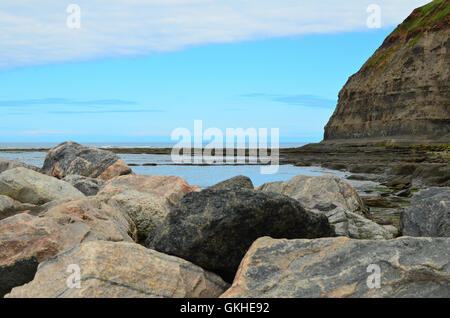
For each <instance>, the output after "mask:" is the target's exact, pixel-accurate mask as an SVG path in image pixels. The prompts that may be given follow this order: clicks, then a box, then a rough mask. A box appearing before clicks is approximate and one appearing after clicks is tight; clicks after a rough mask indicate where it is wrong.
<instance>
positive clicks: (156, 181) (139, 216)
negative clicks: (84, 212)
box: [97, 175, 200, 242]
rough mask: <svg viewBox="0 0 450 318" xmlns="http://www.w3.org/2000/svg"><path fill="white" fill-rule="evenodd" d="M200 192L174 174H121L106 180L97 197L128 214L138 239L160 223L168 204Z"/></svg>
mask: <svg viewBox="0 0 450 318" xmlns="http://www.w3.org/2000/svg"><path fill="white" fill-rule="evenodd" d="M192 191H200V189H199V188H198V187H196V186H190V185H189V184H188V183H187V182H186V180H185V179H183V178H181V177H175V176H145V175H128V176H120V177H116V178H114V179H111V180H110V181H108V182H107V183H106V185H105V187H104V188H103V189H102V191H100V192H99V193H98V195H97V197H98V198H99V199H101V200H103V201H104V202H107V203H108V204H110V205H112V206H114V207H116V208H117V209H119V210H120V211H122V212H123V213H124V214H126V215H128V216H129V217H130V218H131V219H132V220H133V221H134V223H135V224H136V227H137V231H138V241H139V242H144V241H145V240H146V238H147V236H148V234H149V233H150V232H151V231H153V230H155V228H156V227H158V226H160V225H161V224H162V222H163V221H164V219H165V218H166V216H167V213H168V212H169V209H170V207H172V206H173V205H175V204H176V203H178V202H179V201H180V200H181V199H182V198H183V197H184V195H185V194H187V193H189V192H192Z"/></svg>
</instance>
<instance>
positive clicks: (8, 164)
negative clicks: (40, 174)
mask: <svg viewBox="0 0 450 318" xmlns="http://www.w3.org/2000/svg"><path fill="white" fill-rule="evenodd" d="M19 167H22V168H27V169H30V170H34V171H39V168H38V167H35V166H32V165H27V164H26V163H23V162H19V161H14V160H8V159H2V158H0V173H2V172H3V171H6V170H9V169H14V168H19Z"/></svg>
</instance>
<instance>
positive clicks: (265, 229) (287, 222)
mask: <svg viewBox="0 0 450 318" xmlns="http://www.w3.org/2000/svg"><path fill="white" fill-rule="evenodd" d="M264 235H270V236H273V237H279V238H315V237H323V236H334V231H333V229H332V227H331V226H330V225H329V223H328V220H327V218H326V217H325V216H324V215H320V214H316V213H313V212H308V211H305V209H303V208H302V206H301V205H300V204H299V203H298V202H297V201H295V200H293V199H291V198H289V197H286V196H283V195H279V194H273V193H263V192H259V191H255V190H239V191H237V190H234V191H233V190H228V191H223V190H208V189H207V190H203V191H201V192H192V193H189V194H187V195H186V196H185V197H184V198H183V199H182V200H181V201H180V203H179V204H178V205H177V206H176V207H175V208H173V209H171V211H170V212H169V214H168V216H167V218H166V219H165V221H164V223H163V225H162V226H160V227H158V228H157V229H156V230H155V231H153V232H151V233H150V234H149V237H148V239H147V242H146V246H147V247H149V248H152V249H155V250H157V251H160V252H162V253H166V254H170V255H175V256H178V257H181V258H183V259H186V260H188V261H191V262H193V263H195V264H197V265H199V266H201V267H202V268H205V269H207V270H210V271H213V272H215V273H218V274H219V275H221V276H222V277H223V278H224V279H225V280H227V281H232V279H233V277H234V274H235V273H236V270H237V267H238V266H239V263H240V261H241V259H242V257H243V256H244V254H245V252H246V251H247V249H248V248H249V247H250V245H251V244H252V243H253V241H254V240H256V239H257V238H258V237H261V236H264Z"/></svg>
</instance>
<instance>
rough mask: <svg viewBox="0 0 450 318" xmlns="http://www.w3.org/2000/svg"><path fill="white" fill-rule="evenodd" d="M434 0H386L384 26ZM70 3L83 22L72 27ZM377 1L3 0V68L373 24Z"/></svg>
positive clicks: (0, 61)
mask: <svg viewBox="0 0 450 318" xmlns="http://www.w3.org/2000/svg"><path fill="white" fill-rule="evenodd" d="M427 2H429V0H396V1H392V0H378V1H375V3H377V4H378V5H380V7H381V9H382V12H381V13H382V25H383V26H384V27H388V26H392V25H396V24H398V23H400V22H402V20H403V19H405V18H406V17H407V16H408V14H409V13H410V12H411V11H412V9H414V8H415V7H417V6H420V5H423V4H425V3H427ZM70 3H77V4H78V5H79V6H80V7H81V28H80V29H69V28H68V27H67V26H66V19H67V17H68V13H66V8H67V6H68V5H69V4H70ZM372 3H374V1H373V0H322V1H317V0H303V1H300V0H277V1H274V0H246V1H242V0H115V1H109V0H96V1H88V0H76V1H74V0H70V1H68V0H42V1H39V5H37V4H36V1H34V0H21V1H17V0H2V1H1V3H0V47H1V50H0V68H3V69H5V68H14V67H17V66H26V65H39V64H45V63H55V62H64V61H80V60H89V59H93V58H104V57H118V56H119V57H123V56H139V55H145V54H150V53H154V52H167V51H173V50H179V49H183V48H185V47H188V46H191V45H201V44H206V43H229V42H235V41H245V40H254V39H261V38H269V37H281V36H293V35H299V34H310V33H330V32H340V31H354V30H367V26H366V20H367V17H368V15H369V14H368V13H367V11H366V9H367V7H368V5H369V4H372Z"/></svg>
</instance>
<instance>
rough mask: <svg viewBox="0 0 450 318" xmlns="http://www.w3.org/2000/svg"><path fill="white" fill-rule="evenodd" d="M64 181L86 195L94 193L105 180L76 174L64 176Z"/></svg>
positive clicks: (100, 187)
mask: <svg viewBox="0 0 450 318" xmlns="http://www.w3.org/2000/svg"><path fill="white" fill-rule="evenodd" d="M63 180H64V181H66V182H68V183H70V184H71V185H73V186H74V187H75V188H77V189H78V190H79V191H80V192H81V193H83V194H84V195H86V196H93V195H96V194H97V193H98V192H99V191H100V190H101V189H102V188H103V186H104V185H105V181H103V180H100V179H94V178H88V177H83V176H79V175H76V174H70V175H68V176H65V177H64V179H63Z"/></svg>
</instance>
